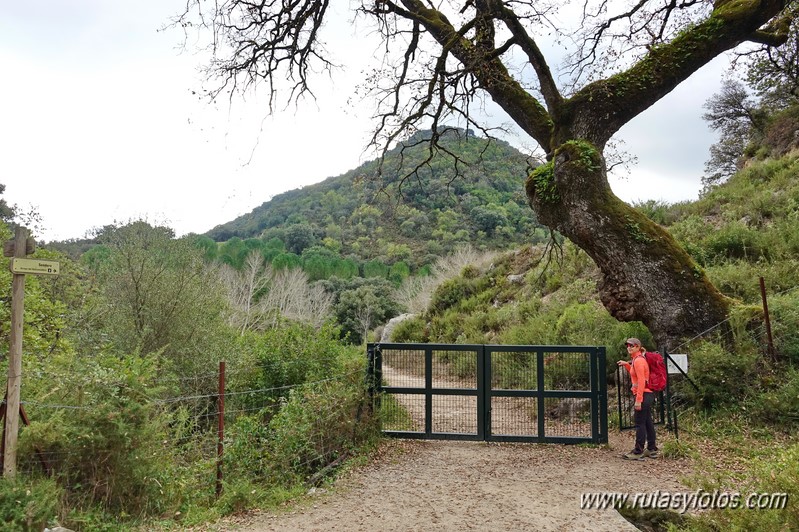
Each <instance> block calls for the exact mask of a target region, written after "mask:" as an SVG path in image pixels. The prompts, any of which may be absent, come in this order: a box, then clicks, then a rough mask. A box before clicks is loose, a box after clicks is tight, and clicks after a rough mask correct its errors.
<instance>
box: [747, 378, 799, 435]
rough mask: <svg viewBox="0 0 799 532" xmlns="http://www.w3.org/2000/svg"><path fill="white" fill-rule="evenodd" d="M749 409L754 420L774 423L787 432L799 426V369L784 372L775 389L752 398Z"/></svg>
mask: <svg viewBox="0 0 799 532" xmlns="http://www.w3.org/2000/svg"><path fill="white" fill-rule="evenodd" d="M747 409H748V410H749V412H751V414H752V418H753V419H754V420H757V421H759V422H765V423H773V424H775V425H777V426H778V427H780V428H782V429H783V430H785V431H786V432H789V431H791V429H792V427H795V426H797V425H799V369H797V368H787V369H786V370H784V372H783V373H782V375H781V377H780V379H779V381H778V382H777V383H776V386H775V388H774V389H772V390H768V391H766V392H763V393H762V394H761V395H758V396H754V397H752V398H751V400H750V401H749V402H748V406H747Z"/></svg>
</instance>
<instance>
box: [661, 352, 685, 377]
mask: <svg viewBox="0 0 799 532" xmlns="http://www.w3.org/2000/svg"><path fill="white" fill-rule="evenodd" d="M678 368H679V369H678ZM666 369H667V371H668V372H669V375H674V374H677V373H688V355H685V354H677V355H672V354H671V353H669V359H668V364H667V368H666ZM680 370H682V371H680Z"/></svg>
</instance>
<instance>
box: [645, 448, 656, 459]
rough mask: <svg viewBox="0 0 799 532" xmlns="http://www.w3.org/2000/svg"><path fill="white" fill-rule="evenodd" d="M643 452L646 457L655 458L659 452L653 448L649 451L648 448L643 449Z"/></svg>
mask: <svg viewBox="0 0 799 532" xmlns="http://www.w3.org/2000/svg"><path fill="white" fill-rule="evenodd" d="M643 454H644V456H645V457H646V458H657V457H658V456H660V452H658V450H657V449H655V450H654V451H650V450H649V449H644V453H643Z"/></svg>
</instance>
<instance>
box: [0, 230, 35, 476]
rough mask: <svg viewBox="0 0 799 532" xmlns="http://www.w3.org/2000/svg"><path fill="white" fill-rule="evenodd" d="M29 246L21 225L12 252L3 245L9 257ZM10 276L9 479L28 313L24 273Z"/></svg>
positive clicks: (13, 467) (14, 459) (6, 441)
mask: <svg viewBox="0 0 799 532" xmlns="http://www.w3.org/2000/svg"><path fill="white" fill-rule="evenodd" d="M29 247H32V246H29V245H28V230H27V229H26V228H24V227H22V226H19V227H17V228H16V230H15V232H14V240H13V246H11V245H9V250H8V251H11V253H6V252H5V251H6V250H5V249H4V253H3V254H4V255H6V256H8V257H14V258H23V257H25V256H26V255H28V248H29ZM12 248H13V249H12ZM31 252H32V250H31ZM12 260H13V259H12ZM11 277H12V279H11V320H10V321H11V323H10V326H11V330H10V337H9V342H8V385H7V387H6V416H5V428H4V432H3V477H5V478H7V479H12V478H14V477H15V476H16V474H17V436H18V434H17V433H18V432H19V407H20V388H21V387H22V323H23V319H24V315H25V302H24V301H25V274H22V273H14V274H13V275H12V276H11Z"/></svg>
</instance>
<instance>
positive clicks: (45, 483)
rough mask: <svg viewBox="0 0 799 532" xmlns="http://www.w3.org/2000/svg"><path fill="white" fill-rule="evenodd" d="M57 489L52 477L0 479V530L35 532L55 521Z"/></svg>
mask: <svg viewBox="0 0 799 532" xmlns="http://www.w3.org/2000/svg"><path fill="white" fill-rule="evenodd" d="M60 496H61V490H60V488H59V487H58V485H57V484H56V483H55V481H53V480H49V479H40V480H31V481H23V480H19V479H14V480H7V479H2V480H0V522H2V523H3V524H2V526H1V528H2V530H24V531H25V532H39V531H40V530H42V529H44V528H45V527H46V526H51V525H53V524H54V523H55V522H56V517H57V516H58V513H59V504H58V499H59V497H60Z"/></svg>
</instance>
